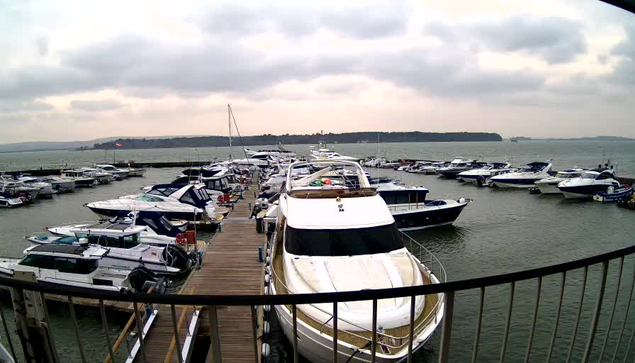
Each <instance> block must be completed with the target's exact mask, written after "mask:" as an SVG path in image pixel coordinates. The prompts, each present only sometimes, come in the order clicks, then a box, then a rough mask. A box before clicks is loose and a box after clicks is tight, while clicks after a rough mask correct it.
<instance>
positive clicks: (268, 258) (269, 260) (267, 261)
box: [265, 256, 271, 265]
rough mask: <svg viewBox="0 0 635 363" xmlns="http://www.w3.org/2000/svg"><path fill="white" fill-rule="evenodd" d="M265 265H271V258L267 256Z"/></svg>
mask: <svg viewBox="0 0 635 363" xmlns="http://www.w3.org/2000/svg"><path fill="white" fill-rule="evenodd" d="M265 263H266V264H267V265H268V264H270V263H271V256H267V257H266V258H265Z"/></svg>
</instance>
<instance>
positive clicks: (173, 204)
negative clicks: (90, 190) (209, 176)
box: [86, 184, 216, 221]
mask: <svg viewBox="0 0 635 363" xmlns="http://www.w3.org/2000/svg"><path fill="white" fill-rule="evenodd" d="M86 207H88V208H90V210H92V211H93V212H95V213H97V214H100V215H104V216H113V217H114V216H117V215H121V214H122V213H129V212H133V211H146V212H160V213H162V214H163V215H164V216H166V218H168V219H181V220H188V221H215V220H216V209H215V204H214V201H213V200H212V199H211V198H210V197H209V195H208V194H207V191H206V190H205V186H204V185H200V184H198V185H192V184H188V185H185V186H183V185H178V184H157V185H154V186H152V187H151V188H150V189H149V190H147V191H146V192H144V193H141V194H134V195H126V196H123V197H119V198H117V199H110V200H105V201H99V202H92V203H88V204H86Z"/></svg>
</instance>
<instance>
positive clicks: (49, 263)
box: [19, 255, 55, 270]
mask: <svg viewBox="0 0 635 363" xmlns="http://www.w3.org/2000/svg"><path fill="white" fill-rule="evenodd" d="M19 264H20V265H23V266H32V267H38V268H45V269H49V270H53V269H55V260H53V259H52V258H49V257H46V256H36V255H29V256H26V257H25V258H24V259H22V261H20V263H19Z"/></svg>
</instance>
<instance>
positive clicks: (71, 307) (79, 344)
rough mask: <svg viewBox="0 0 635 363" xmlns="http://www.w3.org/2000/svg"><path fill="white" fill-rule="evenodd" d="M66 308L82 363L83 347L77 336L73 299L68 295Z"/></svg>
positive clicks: (77, 328)
mask: <svg viewBox="0 0 635 363" xmlns="http://www.w3.org/2000/svg"><path fill="white" fill-rule="evenodd" d="M68 306H69V308H70V310H71V320H72V321H73V328H74V329H75V339H76V340H77V348H78V349H79V356H80V358H81V359H82V362H86V357H85V356H84V347H83V346H82V341H81V339H80V334H79V325H78V324H77V316H76V315H75V305H74V304H73V297H72V296H70V295H69V296H68Z"/></svg>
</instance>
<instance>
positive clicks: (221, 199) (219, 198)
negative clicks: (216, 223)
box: [218, 195, 225, 203]
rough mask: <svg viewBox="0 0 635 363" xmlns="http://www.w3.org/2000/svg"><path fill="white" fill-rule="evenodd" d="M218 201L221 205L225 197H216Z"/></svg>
mask: <svg viewBox="0 0 635 363" xmlns="http://www.w3.org/2000/svg"><path fill="white" fill-rule="evenodd" d="M218 201H219V202H221V203H223V202H224V201H225V196H223V195H219V196H218Z"/></svg>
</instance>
